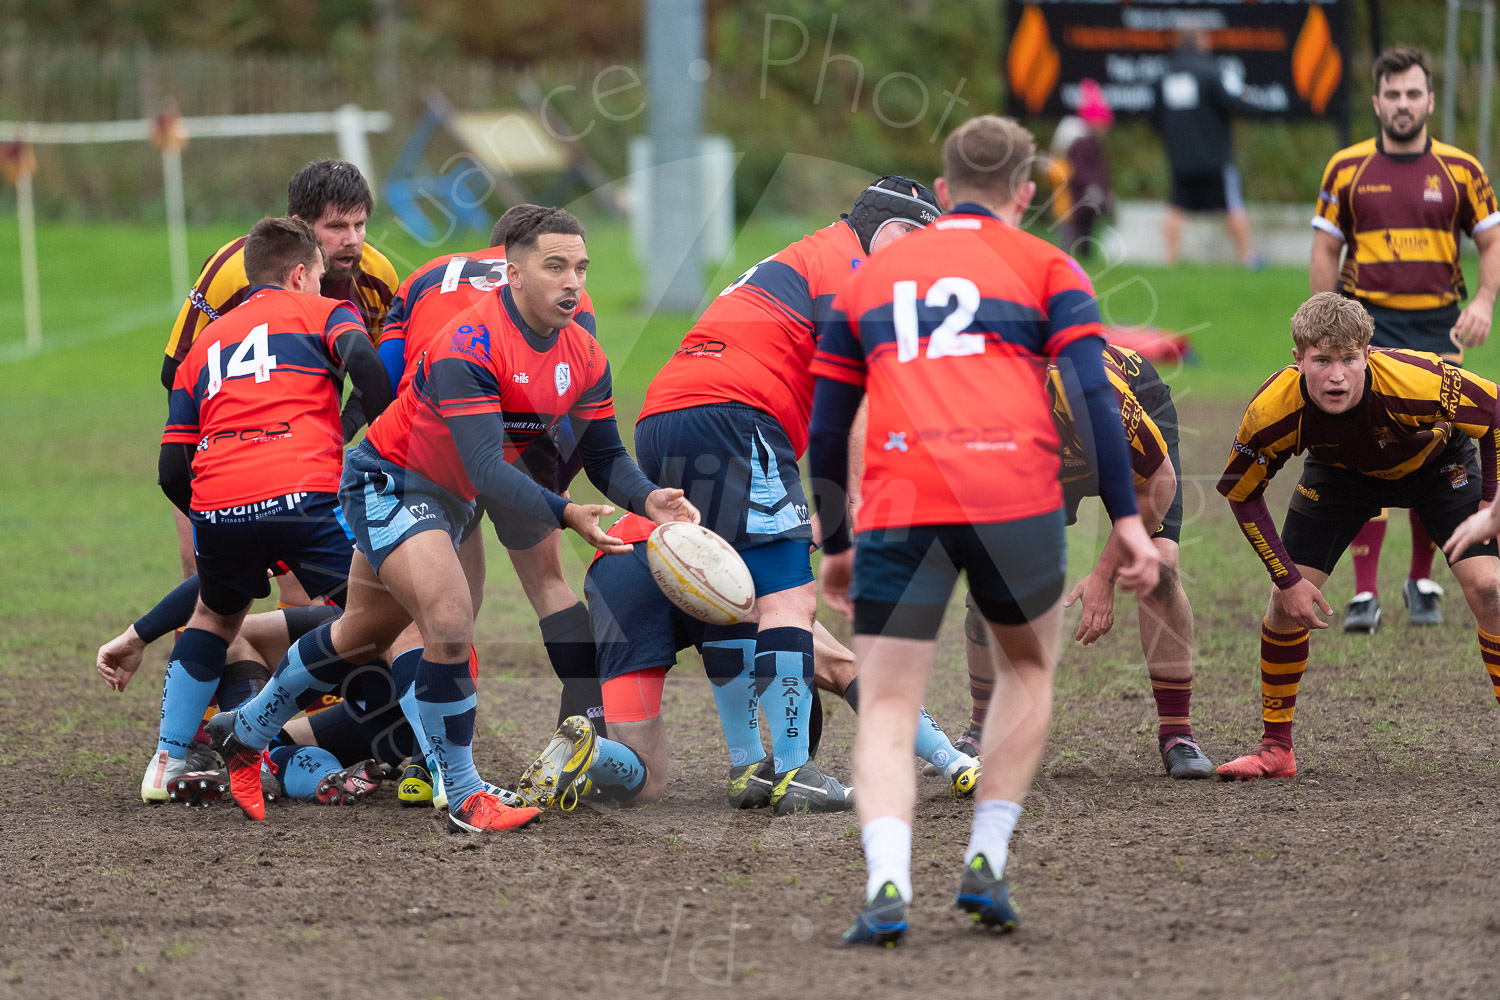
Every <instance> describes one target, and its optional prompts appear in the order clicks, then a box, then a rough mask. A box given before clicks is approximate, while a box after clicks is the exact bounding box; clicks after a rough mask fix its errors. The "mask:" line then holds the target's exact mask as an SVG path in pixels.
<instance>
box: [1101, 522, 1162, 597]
mask: <svg viewBox="0 0 1500 1000" xmlns="http://www.w3.org/2000/svg"><path fill="white" fill-rule="evenodd" d="M1107 544H1112V545H1114V546H1115V547H1116V551H1117V552H1118V554H1119V568H1118V569H1117V570H1116V571H1115V579H1116V580H1117V581H1118V582H1119V584H1120V589H1122V590H1125V591H1128V592H1130V593H1132V594H1140V593H1144V592H1146V591H1148V590H1150V589H1151V588H1152V587H1155V586H1156V584H1157V581H1158V580H1160V579H1161V553H1160V552H1158V551H1157V550H1156V546H1155V545H1152V544H1151V536H1150V535H1149V534H1147V533H1146V526H1145V525H1144V524H1143V523H1142V522H1141V516H1140V515H1139V514H1131V515H1130V516H1129V517H1122V518H1120V519H1119V520H1118V521H1116V522H1115V526H1114V528H1113V529H1112V530H1111V531H1110V541H1109V543H1107Z"/></svg>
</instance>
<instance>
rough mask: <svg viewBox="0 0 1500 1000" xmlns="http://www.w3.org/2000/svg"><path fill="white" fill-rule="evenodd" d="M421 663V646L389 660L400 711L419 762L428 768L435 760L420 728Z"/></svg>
mask: <svg viewBox="0 0 1500 1000" xmlns="http://www.w3.org/2000/svg"><path fill="white" fill-rule="evenodd" d="M421 664H422V647H421V646H418V647H416V648H415V649H408V650H407V651H406V652H404V653H402V654H401V655H400V656H398V657H396V658H395V659H394V660H392V661H391V681H392V682H393V683H394V684H395V685H396V693H397V696H398V697H399V698H400V699H401V712H402V714H403V715H405V716H406V721H407V723H409V724H410V725H411V731H412V736H414V737H415V738H416V741H417V750H418V751H420V753H421V754H422V760H421V762H420V763H421V764H422V766H423V767H426V768H428V769H429V770H430V769H431V768H434V767H436V766H437V761H436V760H435V759H434V758H433V754H432V742H431V741H430V740H428V739H427V730H425V729H423V728H422V712H421V710H420V709H419V708H417V668H418V667H420V666H421ZM412 763H414V764H415V763H418V762H417V761H412Z"/></svg>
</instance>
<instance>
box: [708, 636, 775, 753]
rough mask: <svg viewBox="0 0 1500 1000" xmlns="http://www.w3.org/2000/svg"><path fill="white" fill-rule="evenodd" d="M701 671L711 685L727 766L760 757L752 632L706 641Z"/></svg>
mask: <svg viewBox="0 0 1500 1000" xmlns="http://www.w3.org/2000/svg"><path fill="white" fill-rule="evenodd" d="M703 672H704V673H706V674H708V679H709V681H710V682H711V683H710V687H712V688H713V693H714V705H715V706H716V707H717V708H718V709H719V724H720V725H721V726H723V727H724V742H725V743H726V744H728V746H729V763H730V766H732V767H740V766H741V765H744V764H749V763H753V762H754V761H757V760H760V759H761V758H762V757H764V756H765V755H766V751H765V748H764V747H762V746H761V742H760V711H759V701H760V695H759V694H757V692H756V690H755V636H754V635H753V634H752V635H750V636H747V637H745V638H742V639H717V640H714V641H711V642H705V643H704V644H703Z"/></svg>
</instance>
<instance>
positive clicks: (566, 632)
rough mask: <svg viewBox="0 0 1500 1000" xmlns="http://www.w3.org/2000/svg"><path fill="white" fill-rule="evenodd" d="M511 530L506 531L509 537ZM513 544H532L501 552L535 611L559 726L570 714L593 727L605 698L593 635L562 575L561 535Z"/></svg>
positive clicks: (504, 534) (553, 533) (586, 616)
mask: <svg viewBox="0 0 1500 1000" xmlns="http://www.w3.org/2000/svg"><path fill="white" fill-rule="evenodd" d="M514 530H515V529H514V528H510V529H508V531H509V532H514ZM496 533H497V534H500V535H501V540H502V541H505V539H506V538H507V537H508V534H507V532H502V531H501V530H500V529H499V527H498V526H497V528H496ZM513 540H514V541H519V542H522V543H525V542H531V544H529V545H526V544H517V545H511V544H507V545H506V553H507V554H508V555H509V556H510V561H511V565H513V566H514V567H515V568H516V577H517V579H519V580H520V581H521V589H522V590H523V591H524V592H525V594H526V599H527V600H528V601H529V602H530V603H531V607H532V610H533V611H535V612H536V616H537V624H538V627H539V628H540V629H541V632H542V645H543V647H544V648H545V649H546V650H547V661H548V662H549V663H551V664H552V672H553V673H555V674H556V675H557V679H558V681H560V682H561V683H562V698H561V700H560V701H559V704H558V709H557V721H558V724H559V725H560V724H561V723H562V721H563V720H564V719H566V718H569V717H570V716H574V715H581V716H583V717H584V718H586V719H588V720H589V721H590V722H593V723H596V724H597V723H598V722H599V721H600V720H602V719H603V713H604V699H603V695H602V694H601V692H600V690H599V674H598V670H597V668H596V666H595V662H594V661H595V657H596V652H595V649H594V636H593V633H592V632H591V631H590V628H589V612H588V608H587V607H585V606H584V603H583V602H582V601H580V600H579V599H578V595H577V594H575V593H574V592H573V588H572V587H570V586H568V581H567V580H566V579H565V578H564V576H563V569H562V532H560V531H557V530H555V529H554V530H550V531H547V532H546V533H545V534H544V535H543V536H542V537H541V539H540V540H534V536H533V538H522V539H513Z"/></svg>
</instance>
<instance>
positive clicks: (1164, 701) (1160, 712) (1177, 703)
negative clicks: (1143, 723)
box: [1151, 677, 1193, 741]
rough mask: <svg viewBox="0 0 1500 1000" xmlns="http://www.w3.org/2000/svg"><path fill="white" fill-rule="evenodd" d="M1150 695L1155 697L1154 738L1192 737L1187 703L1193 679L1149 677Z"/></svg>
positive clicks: (1191, 692)
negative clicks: (1177, 679)
mask: <svg viewBox="0 0 1500 1000" xmlns="http://www.w3.org/2000/svg"><path fill="white" fill-rule="evenodd" d="M1151 697H1153V698H1155V699H1156V738H1157V740H1158V741H1164V740H1167V739H1170V738H1171V737H1173V736H1181V737H1183V738H1184V739H1189V740H1190V739H1192V738H1193V724H1192V723H1191V722H1190V721H1189V720H1188V705H1189V703H1190V702H1191V701H1192V700H1193V679H1192V677H1188V678H1187V679H1186V680H1180V681H1172V680H1167V679H1166V678H1164V677H1152V678H1151Z"/></svg>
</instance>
